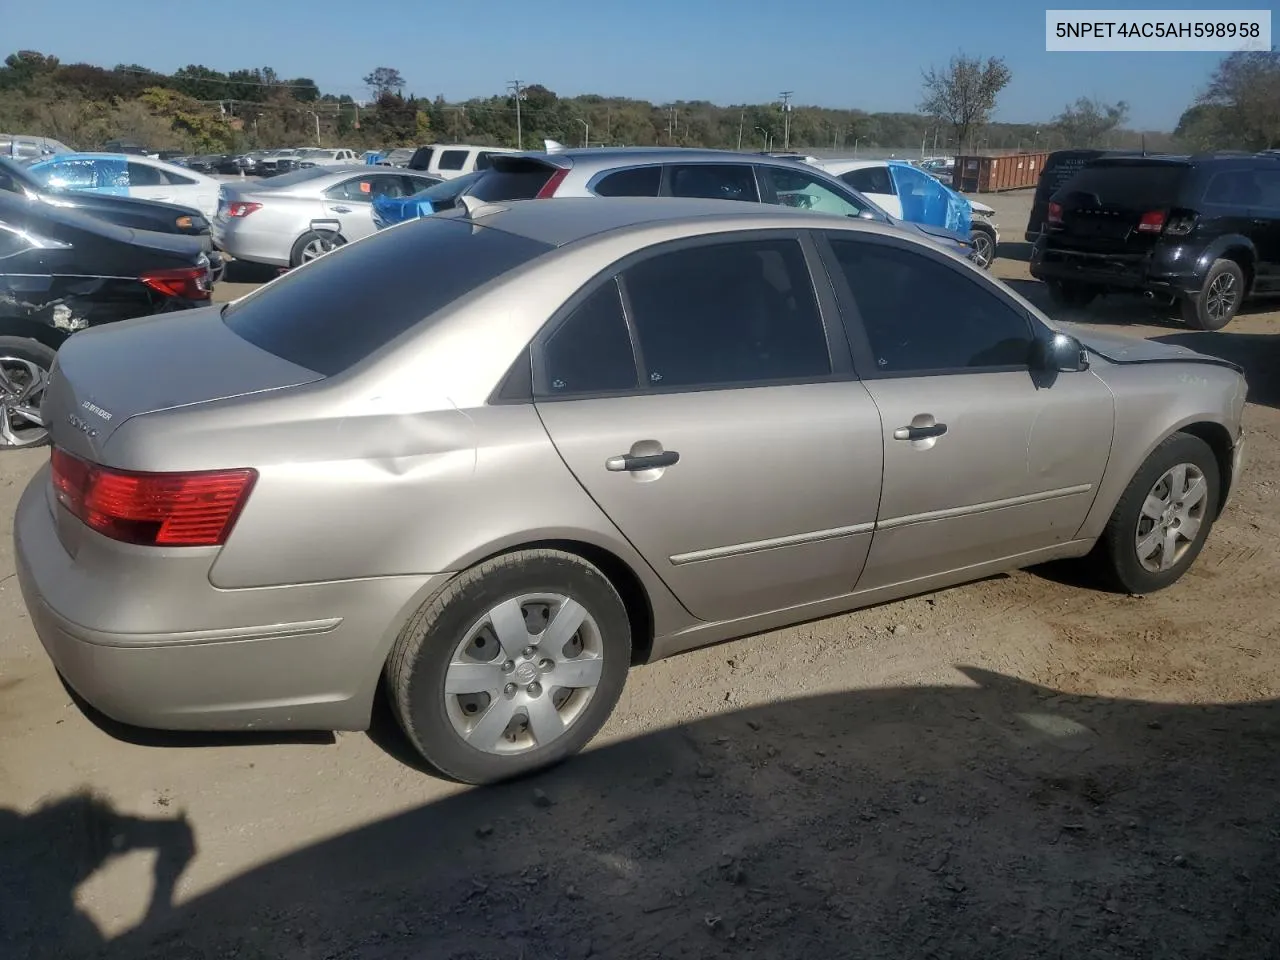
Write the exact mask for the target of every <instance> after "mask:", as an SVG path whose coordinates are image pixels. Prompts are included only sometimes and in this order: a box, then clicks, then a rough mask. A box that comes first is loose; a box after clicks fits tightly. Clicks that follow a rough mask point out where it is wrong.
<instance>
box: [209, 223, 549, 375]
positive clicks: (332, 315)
mask: <svg viewBox="0 0 1280 960" xmlns="http://www.w3.org/2000/svg"><path fill="white" fill-rule="evenodd" d="M551 249H552V247H550V246H548V245H547V244H543V243H539V242H537V241H536V240H530V239H528V238H526V237H520V236H516V235H514V234H510V233H505V232H503V231H501V230H494V229H491V228H489V227H481V226H476V225H473V224H471V223H470V222H468V221H465V220H453V219H446V218H442V217H429V218H425V219H422V220H418V221H416V222H414V223H411V224H408V225H407V226H405V227H403V228H401V229H398V230H387V231H385V232H383V233H377V234H374V235H373V236H371V237H366V238H365V239H363V240H360V241H358V242H356V243H353V244H351V245H350V246H347V247H343V248H340V249H338V250H337V251H335V252H334V253H331V254H329V255H328V256H325V257H322V258H320V259H319V260H315V261H313V262H312V263H309V264H307V265H306V266H305V267H301V268H299V269H297V270H294V271H293V272H291V273H287V274H285V275H284V276H282V277H279V278H278V279H276V280H274V281H272V282H271V283H269V284H267V285H266V286H263V287H260V288H259V289H258V290H256V291H254V292H253V293H251V294H249V295H248V296H246V297H243V298H242V299H240V300H237V301H235V302H234V303H230V304H228V305H227V306H226V307H225V308H224V310H223V313H222V316H223V319H224V321H225V322H226V324H227V326H228V327H230V328H231V330H233V331H234V332H235V333H236V334H238V335H239V336H241V337H243V338H244V339H245V340H248V341H249V342H250V343H252V344H253V345H254V346H256V347H260V348H261V349H263V350H266V351H267V352H268V353H273V354H275V355H276V356H278V357H283V358H284V359H285V360H288V361H289V362H291V363H296V364H298V365H299V366H302V367H306V368H307V369H309V370H314V371H315V372H316V373H320V374H324V375H325V376H333V375H334V374H338V373H341V372H342V371H343V370H346V369H347V368H348V367H350V366H352V365H353V364H356V363H358V362H359V361H361V360H363V359H364V358H365V357H367V356H369V355H370V354H372V353H374V352H375V351H376V350H378V349H380V348H381V347H383V346H385V345H386V344H388V343H390V342H391V341H392V340H394V339H395V338H396V337H397V336H399V335H400V334H402V333H404V332H405V331H407V330H408V329H409V328H410V327H412V326H414V325H415V324H417V323H418V322H419V321H420V320H423V319H424V318H426V317H428V316H430V315H431V314H433V313H435V312H436V311H438V310H440V309H442V308H443V307H445V306H447V305H448V304H450V303H452V302H453V301H454V300H457V299H458V298H459V297H461V296H463V295H465V294H467V293H469V292H471V291H472V290H475V289H477V288H479V287H481V286H483V285H484V284H486V283H488V282H489V281H491V280H494V279H496V278H497V277H499V276H501V275H502V274H504V273H506V272H507V271H509V270H512V269H514V268H516V267H518V266H520V265H521V264H524V263H527V262H528V261H530V260H533V259H534V258H535V257H538V256H540V255H541V254H543V253H546V252H547V251H548V250H551Z"/></svg>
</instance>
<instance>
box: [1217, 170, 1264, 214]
mask: <svg viewBox="0 0 1280 960" xmlns="http://www.w3.org/2000/svg"><path fill="white" fill-rule="evenodd" d="M1254 178H1255V174H1254V172H1253V171H1252V170H1224V171H1222V172H1220V173H1215V174H1214V175H1213V176H1212V177H1211V178H1210V180H1209V183H1208V185H1207V186H1206V187H1205V190H1204V202H1205V203H1212V204H1217V205H1219V206H1224V207H1238V206H1249V205H1250V204H1256V203H1257V202H1258V201H1259V199H1260V195H1261V191H1260V190H1259V189H1258V185H1257V183H1256V181H1255V179H1254Z"/></svg>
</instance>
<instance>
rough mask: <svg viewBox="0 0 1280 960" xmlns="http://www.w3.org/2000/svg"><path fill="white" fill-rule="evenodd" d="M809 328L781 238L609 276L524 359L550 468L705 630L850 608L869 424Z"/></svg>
mask: <svg viewBox="0 0 1280 960" xmlns="http://www.w3.org/2000/svg"><path fill="white" fill-rule="evenodd" d="M624 297H625V301H624V299H623V298H624ZM623 302H625V303H626V305H627V307H626V311H625V312H624V310H623V307H622V304H623ZM829 302H830V301H829V300H828V303H829ZM825 312H826V314H827V319H828V321H831V320H833V319H834V318H833V317H832V316H831V314H833V313H834V307H833V306H828V309H827V311H825ZM823 317H824V311H821V310H819V307H818V301H817V298H816V296H815V288H814V285H813V281H812V279H811V275H810V271H809V263H808V261H807V258H806V256H805V253H804V251H803V248H802V246H801V243H800V241H799V240H798V239H796V238H795V237H794V235H788V236H774V237H772V238H767V239H761V238H758V236H757V238H754V239H750V240H746V239H722V238H717V239H716V240H715V241H714V242H710V243H708V242H697V243H693V242H691V245H681V246H678V247H675V248H671V247H665V248H664V249H663V251H662V252H658V253H656V254H653V255H649V256H647V257H645V258H642V259H640V260H639V261H637V262H634V263H624V264H623V265H622V269H621V270H620V271H619V273H618V275H617V277H616V278H614V277H610V278H608V279H607V280H605V281H603V282H602V283H599V284H598V285H597V286H595V287H594V288H593V289H589V290H584V291H583V294H582V295H581V296H580V297H579V298H576V299H575V301H574V302H571V304H570V311H569V312H568V313H567V316H566V317H565V319H564V320H563V322H560V323H559V324H558V325H557V324H554V323H553V324H552V325H551V326H550V327H549V329H548V330H547V331H546V332H545V334H544V335H543V336H541V337H540V338H539V342H538V343H537V344H535V351H534V356H535V361H534V380H535V391H536V395H537V397H538V399H537V407H538V412H539V414H540V416H541V417H542V421H543V423H544V424H545V426H546V428H547V432H548V433H549V435H550V436H551V439H552V441H553V442H554V443H555V445H556V448H557V450H558V451H559V453H560V455H561V457H563V458H564V461H565V463H566V464H567V465H568V467H569V469H570V470H571V471H572V472H573V474H574V476H576V477H577V479H578V481H579V482H580V483H581V484H582V486H583V487H584V488H585V489H586V491H587V492H588V493H589V494H590V495H591V497H592V498H593V499H594V500H595V502H596V503H597V504H599V505H600V507H601V509H602V510H603V511H604V512H605V513H606V514H607V515H608V516H609V518H610V519H611V520H612V521H613V523H614V524H615V525H616V526H617V527H618V529H619V530H620V531H621V532H622V534H623V535H624V536H625V537H626V538H627V539H628V540H629V541H630V542H631V543H632V544H633V545H634V546H635V547H636V549H637V550H638V551H639V552H640V553H641V554H642V555H643V556H644V558H645V559H646V560H647V561H648V563H649V564H650V565H651V566H652V567H653V569H654V570H655V571H656V572H657V573H658V575H659V576H661V577H662V578H663V580H664V581H665V582H666V583H667V585H668V586H669V587H670V588H671V590H672V591H673V592H674V593H675V594H676V596H677V597H678V598H679V599H680V601H681V602H682V603H683V604H684V605H685V607H686V608H687V609H688V610H689V611H690V612H691V613H693V614H694V615H695V616H697V617H699V618H701V619H703V620H708V621H716V620H731V619H735V618H739V617H745V616H749V615H751V614H754V613H761V612H765V611H769V610H775V609H780V608H783V607H790V606H795V605H798V604H803V603H808V602H812V601H818V600H823V599H827V598H830V597H835V596H840V595H842V594H847V593H849V592H851V591H852V590H853V588H854V584H855V583H856V581H857V579H858V575H859V573H860V571H861V569H862V566H863V562H864V560H865V558H866V554H867V550H868V547H869V546H870V543H871V536H872V530H873V526H874V521H875V515H876V504H877V501H878V500H879V497H880V470H881V446H880V420H879V417H878V415H877V413H876V409H875V404H874V403H872V401H871V398H870V396H868V394H867V391H866V389H865V388H864V387H863V386H862V384H860V383H858V382H857V381H856V380H854V379H852V377H851V373H850V367H851V365H850V363H849V362H848V349H847V346H845V345H844V342H843V340H842V339H840V338H842V336H843V334H842V332H840V331H839V324H838V320H836V321H835V322H834V324H832V323H829V324H828V325H827V326H824V322H823ZM828 326H830V327H834V328H835V329H834V331H833V335H834V336H836V337H837V338H838V339H837V341H836V344H835V347H836V348H835V349H834V350H832V349H831V347H830V346H829V341H828V329H827V327H828ZM633 341H634V344H635V348H636V349H635V350H634V351H633V348H632V343H633Z"/></svg>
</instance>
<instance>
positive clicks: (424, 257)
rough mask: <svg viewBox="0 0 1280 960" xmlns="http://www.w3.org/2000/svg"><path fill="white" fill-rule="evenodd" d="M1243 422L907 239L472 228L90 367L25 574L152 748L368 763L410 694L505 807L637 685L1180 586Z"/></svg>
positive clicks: (56, 460)
mask: <svg viewBox="0 0 1280 960" xmlns="http://www.w3.org/2000/svg"><path fill="white" fill-rule="evenodd" d="M1245 390H1246V384H1245V381H1244V379H1243V377H1242V376H1241V375H1240V371H1239V370H1238V369H1237V368H1235V367H1233V366H1232V365H1231V364H1229V363H1225V362H1223V361H1220V360H1217V359H1215V358H1213V357H1206V356H1201V355H1199V354H1196V353H1193V352H1191V351H1190V350H1186V349H1179V348H1175V347H1171V346H1166V345H1164V344H1159V343H1148V342H1145V341H1141V340H1131V339H1128V338H1124V337H1110V338H1108V337H1098V336H1094V335H1088V334H1083V333H1081V334H1080V336H1078V337H1077V336H1075V335H1073V334H1072V333H1069V332H1068V330H1067V329H1065V328H1064V327H1062V326H1060V325H1057V324H1054V323H1053V321H1051V320H1050V319H1049V318H1048V317H1045V316H1042V315H1041V314H1040V313H1039V311H1037V310H1036V309H1035V308H1034V307H1033V306H1032V305H1031V304H1030V303H1028V302H1027V301H1026V300H1024V299H1022V298H1021V297H1019V296H1018V295H1017V294H1016V293H1015V292H1014V291H1012V290H1010V289H1009V288H1008V287H1006V286H1004V285H1003V284H1001V283H999V282H998V281H996V280H993V279H992V278H991V277H990V276H989V275H988V274H986V273H984V272H982V271H981V270H979V269H978V268H976V267H975V266H973V265H972V264H970V263H966V262H964V261H963V260H960V259H959V258H957V257H954V256H951V255H949V254H947V253H946V252H945V251H943V250H940V249H939V248H938V247H937V245H936V244H934V243H933V242H931V241H929V240H927V239H926V238H925V237H924V236H923V235H922V234H919V233H914V234H912V233H908V232H906V231H903V230H899V229H897V228H896V227H894V226H892V225H890V224H887V223H879V222H872V221H866V220H860V219H855V218H846V217H833V216H831V215H829V214H815V213H809V212H800V211H798V210H795V209H792V208H785V207H778V206H769V205H764V204H755V203H743V202H733V201H724V200H695V199H680V198H668V199H658V198H654V199H642V198H597V199H575V198H567V199H563V200H557V201H555V202H552V203H512V204H507V205H503V204H497V203H483V202H481V203H477V202H475V201H474V200H473V199H472V198H471V197H466V198H464V201H463V204H462V206H461V207H460V208H458V209H454V210H449V211H446V212H444V213H441V214H436V215H434V216H431V217H426V218H424V219H420V220H412V221H409V222H406V223H402V224H399V225H397V226H394V227H390V228H388V229H386V230H383V231H381V232H380V233H378V234H377V235H375V236H372V237H369V238H368V239H367V240H364V241H362V242H360V243H355V244H351V245H350V246H348V247H345V248H343V249H342V250H339V251H337V252H336V253H334V254H333V255H332V256H327V257H324V258H322V259H320V260H318V261H315V262H313V263H310V264H308V265H306V266H305V267H302V268H301V269H299V270H295V271H292V272H291V273H289V274H286V275H285V276H283V277H279V278H278V279H276V280H273V281H272V282H271V283H268V284H265V285H264V286H262V287H259V288H258V289H257V290H256V291H255V292H253V293H251V294H249V295H248V296H245V297H242V298H241V299H239V300H237V301H235V302H234V303H231V304H227V305H225V306H214V307H209V308H207V309H205V310H197V311H187V312H184V313H183V314H182V315H181V316H177V317H172V318H165V317H151V318H147V319H146V320H144V321H138V322H125V323H117V324H111V325H109V326H107V327H101V328H96V329H91V330H86V331H82V332H80V333H77V334H76V335H75V336H73V337H72V338H71V339H70V340H68V341H67V343H66V344H65V345H63V347H62V349H61V351H60V352H59V354H58V365H57V369H56V370H55V371H54V372H53V374H52V376H51V377H50V380H49V386H48V388H47V389H46V393H45V400H44V411H45V414H46V417H47V422H48V424H49V433H50V436H51V439H52V443H53V450H52V456H51V462H50V463H49V464H48V465H46V466H45V467H44V468H42V469H41V470H40V471H39V472H38V473H37V474H36V475H35V477H34V478H33V479H32V481H31V482H30V485H29V486H28V488H27V490H26V492H25V494H24V495H23V497H22V500H21V503H20V504H19V506H18V510H17V514H16V517H15V519H14V524H13V530H14V540H15V549H14V555H15V557H16V560H17V572H18V580H19V583H20V584H21V587H22V592H23V595H24V597H25V598H26V605H27V610H28V611H29V614H30V617H31V622H32V624H33V626H34V627H35V629H36V632H37V633H38V634H39V636H40V639H41V640H42V641H43V643H44V646H45V648H46V649H47V650H48V652H49V655H50V656H51V658H52V660H53V662H54V663H55V664H56V665H57V668H58V670H59V671H60V672H61V673H62V675H63V676H64V677H65V678H66V680H67V682H68V684H69V685H70V686H71V687H72V688H73V689H75V690H77V691H78V692H79V693H80V694H81V695H82V696H83V697H84V698H85V700H87V701H88V702H89V703H92V704H94V705H95V706H96V707H98V708H99V709H100V710H102V711H103V712H104V713H106V714H107V715H109V716H111V717H114V718H115V719H117V720H120V721H123V722H126V723H132V724H136V725H142V726H152V727H169V728H198V729H199V728H203V729H210V730H213V729H233V730H235V729H240V730H266V729H308V728H309V729H364V728H366V727H367V726H368V725H369V722H370V715H371V710H372V708H373V704H374V701H375V695H376V693H377V691H378V690H379V689H380V688H381V689H384V690H385V691H386V694H387V696H388V698H389V700H390V702H391V706H392V708H393V710H394V711H395V714H396V716H397V717H398V718H399V720H400V723H401V725H402V726H403V728H404V731H405V733H406V734H407V736H408V738H409V740H410V741H411V742H412V743H413V744H414V746H415V747H416V748H417V749H418V750H419V751H420V752H421V754H422V756H423V757H425V758H426V759H427V760H428V761H429V762H430V763H432V764H433V765H434V766H435V767H437V768H438V769H440V770H442V771H444V772H445V773H447V774H449V775H451V776H453V777H455V778H457V779H460V780H464V781H470V782H484V781H490V780H496V779H502V778H505V777H509V776H512V775H515V774H519V773H522V772H525V771H529V770H532V769H534V768H537V767H542V766H544V765H546V764H550V763H554V762H556V761H558V760H560V759H563V758H565V757H567V756H569V755H570V754H572V753H574V752H575V751H577V750H578V749H580V748H581V747H583V746H584V745H585V744H586V743H587V741H588V740H590V739H591V737H592V736H593V735H594V734H595V733H596V731H597V730H598V729H599V728H600V726H601V725H602V724H603V723H604V722H605V719H606V718H607V717H608V715H609V713H610V711H611V710H612V709H613V706H614V704H615V703H616V702H617V700H618V697H619V695H620V693H621V692H622V688H623V684H624V682H625V681H626V677H627V674H628V671H629V669H630V668H631V665H632V664H633V663H636V662H641V661H646V660H653V659H656V658H660V657H665V656H669V655H672V654H676V653H679V652H680V651H682V650H688V649H690V648H692V647H697V646H701V645H703V644H708V643H714V642H716V641H719V640H724V639H726V638H729V637H736V636H742V635H743V634H748V633H755V632H759V631H763V630H770V629H773V628H777V627H781V626H786V625H789V624H794V623H799V622H802V621H806V620H812V619H815V618H818V617H823V616H829V615H832V614H836V613H841V612H843V611H846V610H851V609H854V608H856V607H860V606H866V605H869V604H876V603H883V602H885V601H887V600H893V599H896V598H898V597H905V596H910V595H912V594H918V593H922V592H925V591H931V590H937V589H940V588H942V587H948V586H952V585H955V584H959V583H963V582H965V581H969V580H975V579H978V578H981V577H985V576H988V575H991V574H994V573H997V572H999V571H1002V570H1008V569H1011V568H1015V567H1023V566H1028V565H1031V564H1038V563H1042V562H1045V561H1048V560H1058V559H1066V558H1081V559H1084V558H1087V562H1088V563H1089V564H1091V565H1092V566H1094V567H1095V568H1096V569H1097V570H1098V571H1099V572H1100V573H1101V574H1103V575H1105V577H1106V578H1107V580H1109V581H1110V583H1111V584H1113V585H1114V586H1115V587H1116V588H1118V589H1120V590H1122V591H1124V592H1126V593H1135V594H1141V593H1148V592H1150V591H1153V590H1159V589H1162V588H1165V587H1169V586H1171V585H1172V584H1173V583H1174V582H1175V581H1177V580H1178V579H1179V578H1180V577H1181V576H1183V574H1185V573H1186V572H1187V570H1188V569H1189V568H1190V567H1191V565H1192V564H1193V563H1194V562H1195V559H1196V555H1197V554H1198V553H1199V552H1200V549H1201V547H1203V546H1204V543H1205V540H1206V538H1207V537H1208V536H1209V535H1210V530H1211V528H1212V526H1213V523H1214V521H1215V520H1216V519H1217V518H1218V516H1219V515H1220V513H1221V511H1222V509H1223V506H1224V505H1225V504H1226V502H1227V500H1228V496H1229V494H1230V491H1231V487H1232V483H1233V481H1234V479H1235V477H1236V476H1237V473H1238V469H1239V464H1240V451H1241V449H1242V447H1241V432H1240V417H1241V411H1242V409H1243V407H1244V403H1245ZM774 642H775V643H777V644H779V645H785V644H786V643H787V642H788V638H787V637H786V636H779V637H777V638H776V639H775V641H774Z"/></svg>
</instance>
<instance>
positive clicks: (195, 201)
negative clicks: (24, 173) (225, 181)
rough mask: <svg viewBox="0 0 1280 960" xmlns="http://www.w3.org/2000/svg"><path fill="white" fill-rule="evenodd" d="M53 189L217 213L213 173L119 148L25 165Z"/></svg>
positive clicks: (216, 183) (217, 184)
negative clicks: (117, 151)
mask: <svg viewBox="0 0 1280 960" xmlns="http://www.w3.org/2000/svg"><path fill="white" fill-rule="evenodd" d="M28 169H29V170H30V171H31V175H32V176H33V177H35V178H36V179H37V180H39V181H40V182H41V183H43V184H44V185H45V186H47V187H49V188H50V189H53V190H85V191H89V192H91V193H111V194H115V195H117V196H123V197H138V198H140V199H142V200H159V201H162V202H164V203H173V204H177V205H179V206H182V207H191V208H192V209H195V210H199V211H200V213H201V214H203V215H204V217H205V219H207V220H210V221H212V220H213V218H214V215H215V214H216V213H217V212H218V189H219V188H220V187H221V186H222V184H221V183H220V182H219V181H217V180H215V179H214V178H213V177H206V176H205V175H204V174H202V173H196V172H195V171H194V170H188V169H187V168H186V167H179V166H177V165H175V164H172V163H165V162H164V161H163V160H153V159H152V158H150V157H140V156H135V155H134V154H124V153H63V154H58V155H57V156H54V157H50V158H49V159H48V160H40V161H37V162H36V163H33V164H31V166H30V167H29V168H28Z"/></svg>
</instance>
